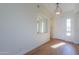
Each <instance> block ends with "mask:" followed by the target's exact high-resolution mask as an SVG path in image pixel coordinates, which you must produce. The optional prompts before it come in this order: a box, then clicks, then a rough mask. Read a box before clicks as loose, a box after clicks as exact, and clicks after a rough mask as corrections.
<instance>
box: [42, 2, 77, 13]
mask: <svg viewBox="0 0 79 59" xmlns="http://www.w3.org/2000/svg"><path fill="white" fill-rule="evenodd" d="M43 5H44V6H45V7H46V8H47V9H48V10H49V11H50V12H51V13H54V12H55V8H56V3H44V4H43ZM59 6H60V7H61V9H62V11H63V12H69V11H72V10H73V11H75V12H76V11H78V10H79V9H78V7H79V4H78V3H60V4H59Z"/></svg>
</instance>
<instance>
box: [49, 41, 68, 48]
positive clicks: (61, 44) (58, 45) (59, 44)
mask: <svg viewBox="0 0 79 59" xmlns="http://www.w3.org/2000/svg"><path fill="white" fill-rule="evenodd" d="M65 44H66V43H64V42H61V43H58V44H55V45H52V46H50V47H51V48H58V47H60V46H63V45H65Z"/></svg>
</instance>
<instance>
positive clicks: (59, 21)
mask: <svg viewBox="0 0 79 59" xmlns="http://www.w3.org/2000/svg"><path fill="white" fill-rule="evenodd" d="M67 18H70V19H71V36H67V35H66V20H67ZM74 20H75V15H74V12H73V11H69V12H67V13H63V14H61V15H58V16H55V17H54V18H53V19H52V23H53V24H52V25H53V26H52V27H53V29H52V34H53V35H52V38H59V39H62V40H66V41H71V42H75V22H74Z"/></svg>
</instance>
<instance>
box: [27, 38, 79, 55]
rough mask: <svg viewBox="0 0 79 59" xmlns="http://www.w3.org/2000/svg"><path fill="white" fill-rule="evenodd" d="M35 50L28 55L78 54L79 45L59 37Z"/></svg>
mask: <svg viewBox="0 0 79 59" xmlns="http://www.w3.org/2000/svg"><path fill="white" fill-rule="evenodd" d="M33 51H34V52H33V53H28V55H78V54H79V45H76V44H73V43H70V42H65V41H62V40H59V39H52V40H50V41H49V42H47V43H46V44H44V45H42V46H41V47H39V48H37V50H36V51H35V50H33ZM31 52H32V51H31ZM26 55H27V54H26Z"/></svg>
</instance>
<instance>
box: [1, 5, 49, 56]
mask: <svg viewBox="0 0 79 59" xmlns="http://www.w3.org/2000/svg"><path fill="white" fill-rule="evenodd" d="M43 10H44V9H43ZM39 14H44V15H45V16H46V15H47V14H48V13H46V14H45V12H44V13H43V11H42V9H37V8H36V4H0V54H24V53H26V52H28V51H30V50H32V49H34V48H36V47H38V46H40V45H41V44H44V43H45V42H47V41H48V40H49V38H50V32H49V31H50V29H48V33H43V34H38V33H37V28H36V23H37V22H36V18H37V16H38V15H39ZM47 17H48V19H49V16H47ZM48 23H49V22H48Z"/></svg>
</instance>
